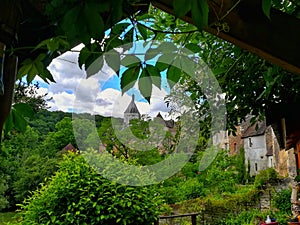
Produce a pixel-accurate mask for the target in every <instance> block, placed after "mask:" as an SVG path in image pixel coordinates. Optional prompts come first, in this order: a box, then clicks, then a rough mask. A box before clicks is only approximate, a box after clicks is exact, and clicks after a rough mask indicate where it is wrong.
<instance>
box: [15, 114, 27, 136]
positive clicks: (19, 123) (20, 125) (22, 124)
mask: <svg viewBox="0 0 300 225" xmlns="http://www.w3.org/2000/svg"><path fill="white" fill-rule="evenodd" d="M12 117H13V126H14V128H15V129H16V130H19V131H21V132H25V131H26V127H27V121H26V120H25V118H24V117H23V116H22V114H21V113H20V112H19V111H18V110H17V109H15V108H12Z"/></svg>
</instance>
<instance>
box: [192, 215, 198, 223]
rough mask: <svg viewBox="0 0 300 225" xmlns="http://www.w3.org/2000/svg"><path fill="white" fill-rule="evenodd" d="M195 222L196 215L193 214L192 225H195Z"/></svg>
mask: <svg viewBox="0 0 300 225" xmlns="http://www.w3.org/2000/svg"><path fill="white" fill-rule="evenodd" d="M196 222H197V215H196V214H194V215H192V225H196Z"/></svg>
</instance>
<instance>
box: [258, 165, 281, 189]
mask: <svg viewBox="0 0 300 225" xmlns="http://www.w3.org/2000/svg"><path fill="white" fill-rule="evenodd" d="M278 179H279V178H278V174H277V172H276V171H275V170H274V168H268V169H266V170H262V171H260V172H259V174H257V175H256V176H255V180H254V186H255V187H257V188H261V187H263V186H264V185H266V184H274V183H276V182H277V181H278Z"/></svg>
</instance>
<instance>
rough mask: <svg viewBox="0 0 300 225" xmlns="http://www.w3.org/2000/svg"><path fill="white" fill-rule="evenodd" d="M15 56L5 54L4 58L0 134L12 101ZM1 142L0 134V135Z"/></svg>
mask: <svg viewBox="0 0 300 225" xmlns="http://www.w3.org/2000/svg"><path fill="white" fill-rule="evenodd" d="M17 62H18V60H17V57H16V56H14V55H11V56H6V57H5V60H4V73H3V84H4V95H2V96H0V134H2V130H3V124H4V122H5V120H6V118H7V117H8V115H9V113H10V109H11V105H12V101H13V94H14V85H15V81H16V72H17ZM0 143H1V136H0Z"/></svg>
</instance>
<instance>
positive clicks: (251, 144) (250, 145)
mask: <svg viewBox="0 0 300 225" xmlns="http://www.w3.org/2000/svg"><path fill="white" fill-rule="evenodd" d="M252 146H253V143H252V140H251V138H249V147H252Z"/></svg>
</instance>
